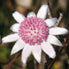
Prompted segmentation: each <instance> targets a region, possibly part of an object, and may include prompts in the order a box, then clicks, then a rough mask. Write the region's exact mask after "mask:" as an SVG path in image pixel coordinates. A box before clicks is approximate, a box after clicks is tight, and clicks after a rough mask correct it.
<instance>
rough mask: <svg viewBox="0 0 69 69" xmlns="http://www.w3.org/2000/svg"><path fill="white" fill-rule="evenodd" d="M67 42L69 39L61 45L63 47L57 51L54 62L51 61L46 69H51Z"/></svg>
mask: <svg viewBox="0 0 69 69" xmlns="http://www.w3.org/2000/svg"><path fill="white" fill-rule="evenodd" d="M68 40H69V37H68V38H67V39H66V41H65V42H64V44H63V47H62V48H61V49H60V50H59V52H58V53H57V56H56V57H55V58H54V60H53V61H52V63H51V64H50V66H49V67H48V69H51V68H52V66H53V64H54V63H55V61H56V60H57V58H58V57H59V55H60V53H61V52H62V50H63V49H64V48H65V47H66V44H67V42H68Z"/></svg>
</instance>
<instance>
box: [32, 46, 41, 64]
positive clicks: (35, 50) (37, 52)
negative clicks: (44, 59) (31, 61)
mask: <svg viewBox="0 0 69 69" xmlns="http://www.w3.org/2000/svg"><path fill="white" fill-rule="evenodd" d="M31 49H32V54H33V56H34V58H35V59H36V60H37V61H38V63H40V62H41V48H40V46H39V45H37V46H31Z"/></svg>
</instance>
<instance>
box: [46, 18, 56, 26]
mask: <svg viewBox="0 0 69 69" xmlns="http://www.w3.org/2000/svg"><path fill="white" fill-rule="evenodd" d="M56 21H57V18H50V19H46V20H45V22H46V24H47V25H48V27H52V26H54V25H55V24H56Z"/></svg>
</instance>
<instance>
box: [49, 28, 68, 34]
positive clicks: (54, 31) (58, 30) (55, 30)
mask: <svg viewBox="0 0 69 69" xmlns="http://www.w3.org/2000/svg"><path fill="white" fill-rule="evenodd" d="M67 33H68V30H67V29H65V28H61V27H53V28H50V29H49V34H52V35H62V34H67Z"/></svg>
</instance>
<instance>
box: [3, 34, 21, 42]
mask: <svg viewBox="0 0 69 69" xmlns="http://www.w3.org/2000/svg"><path fill="white" fill-rule="evenodd" d="M19 38H20V37H19V36H18V34H17V33H15V34H10V35H8V36H6V37H3V38H2V42H3V43H8V42H14V41H16V40H18V39H19Z"/></svg>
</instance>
